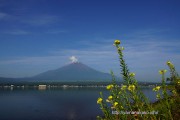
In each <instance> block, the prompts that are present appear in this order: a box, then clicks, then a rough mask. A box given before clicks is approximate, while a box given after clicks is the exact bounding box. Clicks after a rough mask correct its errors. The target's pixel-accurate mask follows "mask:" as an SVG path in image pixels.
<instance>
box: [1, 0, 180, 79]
mask: <svg viewBox="0 0 180 120" xmlns="http://www.w3.org/2000/svg"><path fill="white" fill-rule="evenodd" d="M179 6H180V2H179V1H178V0H146V1H145V0H126V1H125V0H111V1H110V0H16V1H15V0H0V76H1V77H29V76H33V75H36V74H38V73H41V72H44V71H47V70H51V69H57V68H59V67H62V66H64V65H66V64H69V63H70V60H69V58H70V57H71V56H76V57H77V58H78V60H79V61H80V62H82V63H84V64H86V65H88V66H90V67H92V68H94V69H97V70H99V71H102V72H109V71H110V70H113V71H114V72H115V74H116V75H119V72H120V69H119V61H118V55H117V53H116V49H115V47H114V46H113V45H112V44H113V42H114V40H115V39H120V40H121V42H122V46H124V47H125V50H124V55H125V59H126V62H127V64H128V66H129V69H130V71H132V72H135V73H136V76H137V79H138V80H140V81H160V75H158V70H159V69H167V66H166V61H167V60H171V61H172V62H173V63H174V64H175V65H176V69H177V70H178V71H180V62H179V60H180V54H179V53H180V47H179V46H180V23H179V21H180V12H179V11H180V7H179Z"/></svg>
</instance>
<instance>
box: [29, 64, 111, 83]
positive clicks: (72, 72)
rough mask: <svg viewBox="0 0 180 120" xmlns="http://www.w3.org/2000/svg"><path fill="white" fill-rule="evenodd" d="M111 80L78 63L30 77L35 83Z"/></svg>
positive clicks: (109, 77)
mask: <svg viewBox="0 0 180 120" xmlns="http://www.w3.org/2000/svg"><path fill="white" fill-rule="evenodd" d="M111 78H112V77H111V75H110V74H108V73H103V72H99V71H97V70H95V69H93V68H90V67H89V66H87V65H85V64H82V63H79V62H76V63H71V64H69V65H66V66H63V67H61V68H59V69H56V70H50V71H47V72H43V73H41V74H38V75H36V76H33V77H31V79H32V80H36V81H103V80H107V81H110V80H111Z"/></svg>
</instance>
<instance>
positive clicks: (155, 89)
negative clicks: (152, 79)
mask: <svg viewBox="0 0 180 120" xmlns="http://www.w3.org/2000/svg"><path fill="white" fill-rule="evenodd" d="M160 88H161V86H156V87H155V88H153V91H159V89H160Z"/></svg>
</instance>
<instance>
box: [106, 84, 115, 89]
mask: <svg viewBox="0 0 180 120" xmlns="http://www.w3.org/2000/svg"><path fill="white" fill-rule="evenodd" d="M113 87H114V85H108V86H107V87H106V89H107V90H111V89H112V88H113Z"/></svg>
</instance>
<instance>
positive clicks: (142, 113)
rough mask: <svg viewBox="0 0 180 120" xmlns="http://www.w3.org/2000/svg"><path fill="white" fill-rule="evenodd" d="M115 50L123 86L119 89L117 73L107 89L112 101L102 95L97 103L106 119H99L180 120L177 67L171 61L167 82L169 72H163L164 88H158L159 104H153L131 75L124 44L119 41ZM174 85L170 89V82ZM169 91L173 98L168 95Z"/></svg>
mask: <svg viewBox="0 0 180 120" xmlns="http://www.w3.org/2000/svg"><path fill="white" fill-rule="evenodd" d="M114 45H115V47H116V48H117V52H118V54H119V60H120V67H121V75H122V78H123V85H122V86H119V85H118V83H117V82H116V80H115V77H114V74H113V72H111V74H112V83H111V84H109V85H108V86H107V90H108V91H109V97H108V98H104V97H103V93H102V92H100V97H99V98H98V99H97V103H98V104H99V105H100V109H101V110H102V112H103V116H97V119H98V120H178V119H179V117H180V109H179V108H180V77H179V75H178V74H177V72H176V70H175V66H174V65H173V64H172V63H171V62H170V61H167V65H168V67H169V71H170V77H169V78H167V79H166V78H165V73H166V72H167V70H164V69H163V70H160V71H159V74H160V75H161V76H162V82H161V85H158V86H155V88H153V91H154V92H156V93H157V94H156V98H157V100H158V101H157V102H155V103H150V102H149V100H148V99H147V97H146V96H145V95H144V93H143V92H142V91H141V88H140V86H139V83H138V82H137V80H136V79H135V73H131V72H130V71H129V69H128V66H127V64H126V62H125V59H124V57H123V50H124V47H121V46H120V41H119V40H115V42H114ZM167 81H170V84H169V85H166V82H167ZM168 91H170V92H171V94H168Z"/></svg>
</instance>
